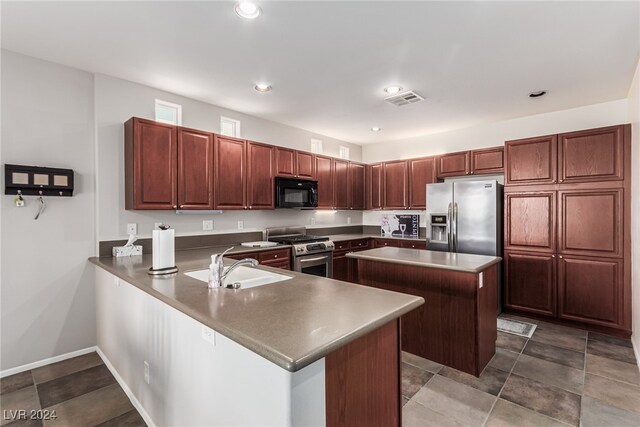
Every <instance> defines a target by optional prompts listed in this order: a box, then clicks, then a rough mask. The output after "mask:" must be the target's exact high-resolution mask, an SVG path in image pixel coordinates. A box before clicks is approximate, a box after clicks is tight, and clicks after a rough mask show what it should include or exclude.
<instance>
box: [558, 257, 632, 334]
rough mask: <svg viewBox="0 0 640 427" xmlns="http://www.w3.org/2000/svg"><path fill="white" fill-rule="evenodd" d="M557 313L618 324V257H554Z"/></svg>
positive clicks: (620, 272) (620, 304) (620, 297)
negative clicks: (609, 258)
mask: <svg viewBox="0 0 640 427" xmlns="http://www.w3.org/2000/svg"><path fill="white" fill-rule="evenodd" d="M558 273H559V274H558V316H559V317H560V318H562V319H568V320H575V321H579V322H584V323H590V324H594V325H602V326H613V327H616V326H620V324H621V323H622V308H623V297H624V295H623V292H622V290H623V286H622V281H623V268H622V260H619V259H611V260H606V259H590V258H584V257H575V256H566V255H560V256H559V257H558Z"/></svg>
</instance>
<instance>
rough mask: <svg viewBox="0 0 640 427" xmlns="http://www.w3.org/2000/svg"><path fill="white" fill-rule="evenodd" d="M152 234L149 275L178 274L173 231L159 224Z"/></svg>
mask: <svg viewBox="0 0 640 427" xmlns="http://www.w3.org/2000/svg"><path fill="white" fill-rule="evenodd" d="M158 228H159V230H153V234H152V245H151V248H152V258H153V260H152V265H153V266H152V267H151V268H150V269H149V274H151V275H154V276H161V275H165V274H173V273H177V272H178V267H176V258H175V230H174V229H173V228H170V227H169V226H168V225H165V224H160V225H159V226H158Z"/></svg>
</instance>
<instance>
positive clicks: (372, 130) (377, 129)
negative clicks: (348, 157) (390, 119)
mask: <svg viewBox="0 0 640 427" xmlns="http://www.w3.org/2000/svg"><path fill="white" fill-rule="evenodd" d="M381 130H382V129H381V128H379V127H372V128H371V132H380V131H381Z"/></svg>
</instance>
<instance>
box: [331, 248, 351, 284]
mask: <svg viewBox="0 0 640 427" xmlns="http://www.w3.org/2000/svg"><path fill="white" fill-rule="evenodd" d="M347 252H348V251H342V252H337V253H336V252H334V253H333V279H335V280H342V281H344V282H348V281H350V279H351V275H350V274H349V259H348V258H347Z"/></svg>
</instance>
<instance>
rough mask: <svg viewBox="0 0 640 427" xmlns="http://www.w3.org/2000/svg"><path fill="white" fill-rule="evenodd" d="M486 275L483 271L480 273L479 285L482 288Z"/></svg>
mask: <svg viewBox="0 0 640 427" xmlns="http://www.w3.org/2000/svg"><path fill="white" fill-rule="evenodd" d="M483 279H484V277H483V274H482V272H480V274H478V286H479V287H480V289H482V287H483V286H484V283H483V282H484V280H483Z"/></svg>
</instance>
